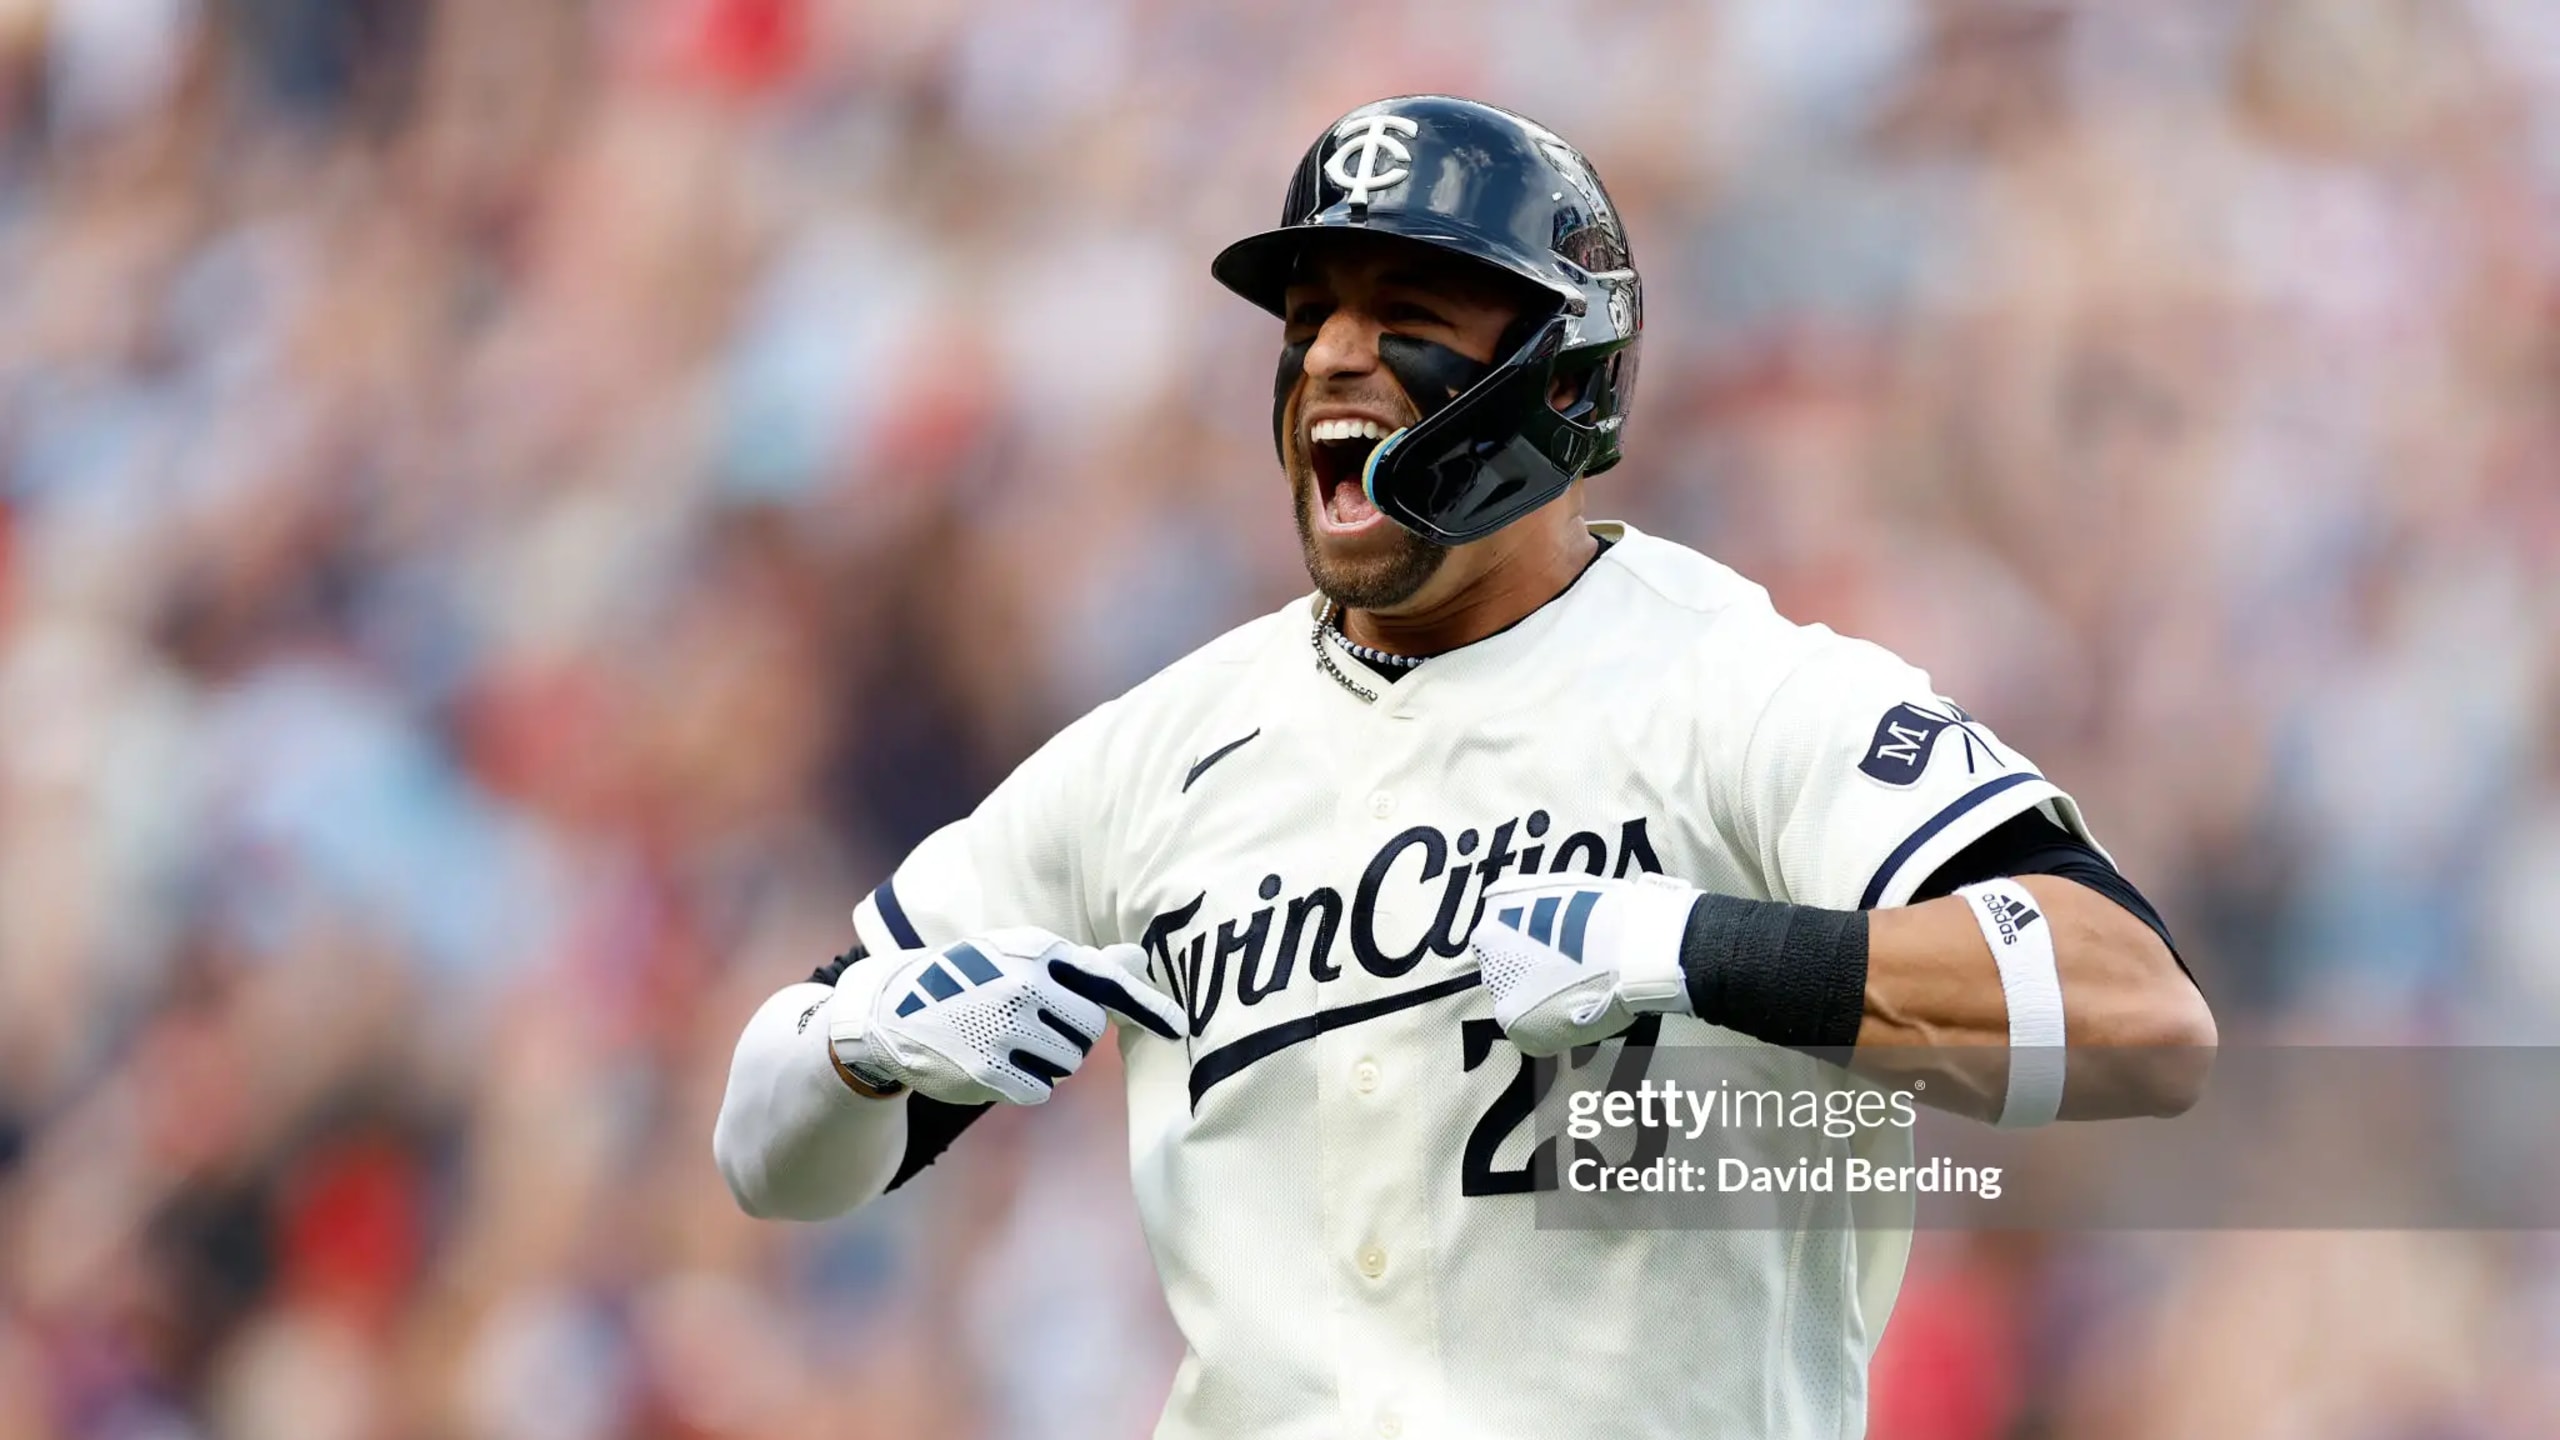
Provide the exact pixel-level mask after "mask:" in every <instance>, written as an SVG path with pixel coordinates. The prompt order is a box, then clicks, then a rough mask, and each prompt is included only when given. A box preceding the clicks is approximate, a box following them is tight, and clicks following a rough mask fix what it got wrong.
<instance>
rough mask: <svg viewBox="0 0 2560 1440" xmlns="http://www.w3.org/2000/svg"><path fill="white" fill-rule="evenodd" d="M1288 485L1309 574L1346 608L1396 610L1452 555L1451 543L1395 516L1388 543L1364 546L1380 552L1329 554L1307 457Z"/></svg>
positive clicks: (1321, 589)
mask: <svg viewBox="0 0 2560 1440" xmlns="http://www.w3.org/2000/svg"><path fill="white" fill-rule="evenodd" d="M1289 484H1290V488H1291V489H1292V491H1293V492H1294V493H1295V497H1296V503H1295V505H1294V506H1293V508H1294V509H1295V511H1296V513H1297V519H1298V548H1299V550H1300V551H1301V552H1302V553H1303V554H1304V556H1305V558H1306V562H1307V578H1308V579H1310V580H1312V581H1314V582H1315V587H1316V593H1317V594H1319V595H1322V596H1324V597H1325V598H1326V599H1328V600H1330V601H1332V602H1333V603H1334V604H1336V605H1339V606H1341V607H1342V608H1343V609H1345V610H1392V609H1394V608H1395V607H1396V606H1399V605H1402V604H1403V603H1405V602H1406V601H1408V600H1410V599H1412V598H1413V597H1414V596H1415V595H1417V594H1420V593H1421V591H1422V587H1423V586H1425V585H1427V584H1429V583H1431V577H1432V576H1434V575H1437V574H1439V573H1440V566H1441V564H1442V563H1443V562H1445V561H1446V560H1447V559H1448V558H1449V547H1448V546H1446V545H1443V544H1441V543H1439V542H1438V541H1436V540H1426V539H1424V538H1423V537H1421V536H1419V535H1416V534H1414V533H1413V532H1412V531H1410V530H1407V529H1405V528H1404V527H1403V526H1401V525H1398V524H1396V523H1395V522H1394V521H1392V520H1389V521H1388V522H1387V523H1386V524H1385V525H1384V526H1383V527H1382V533H1384V534H1385V535H1386V536H1387V537H1388V538H1387V540H1386V542H1385V544H1384V545H1383V546H1380V545H1378V544H1377V543H1376V542H1374V541H1371V542H1368V543H1365V544H1364V545H1363V547H1362V548H1363V549H1364V550H1373V551H1375V552H1376V553H1369V554H1361V555H1337V554H1333V553H1330V552H1328V551H1327V550H1326V549H1325V542H1324V537H1323V536H1322V535H1321V534H1320V533H1318V531H1317V530H1316V521H1315V514H1316V506H1317V505H1319V504H1321V503H1322V502H1321V501H1320V500H1319V499H1318V498H1317V496H1316V477H1315V471H1314V470H1313V469H1312V468H1311V467H1310V466H1308V465H1307V464H1306V463H1305V462H1304V461H1298V462H1296V463H1293V464H1292V465H1291V466H1290V467H1289Z"/></svg>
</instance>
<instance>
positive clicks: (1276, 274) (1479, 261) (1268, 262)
mask: <svg viewBox="0 0 2560 1440" xmlns="http://www.w3.org/2000/svg"><path fill="white" fill-rule="evenodd" d="M1350 235H1364V236H1369V237H1373V238H1377V239H1385V240H1390V241H1399V242H1402V243H1404V244H1408V245H1412V246H1415V247H1418V248H1419V249H1421V250H1423V251H1425V252H1428V253H1429V254H1430V255H1431V257H1432V258H1433V259H1435V260H1442V261H1447V262H1450V263H1453V264H1455V265H1458V266H1461V267H1464V268H1467V269H1471V270H1475V271H1478V272H1480V273H1482V274H1484V275H1487V276H1491V277H1493V278H1495V279H1498V280H1501V281H1504V282H1507V283H1514V284H1516V283H1519V282H1524V281H1525V282H1527V284H1528V285H1529V286H1531V287H1532V293H1535V294H1538V295H1541V296H1544V297H1547V298H1549V299H1552V300H1553V301H1555V302H1556V303H1557V304H1558V305H1561V306H1563V307H1565V308H1568V309H1572V310H1574V311H1577V312H1579V311H1580V310H1581V308H1582V303H1583V302H1582V295H1581V292H1580V290H1579V289H1578V288H1577V287H1575V286H1572V285H1569V284H1567V283H1565V282H1564V281H1563V280H1562V279H1560V278H1558V277H1556V276H1553V275H1549V274H1545V273H1542V272H1541V270H1540V268H1539V265H1538V262H1537V259H1536V258H1535V257H1530V256H1525V255H1523V256H1515V255H1513V254H1511V253H1510V247H1508V246H1502V245H1499V244H1497V243H1496V242H1493V241H1491V240H1488V239H1487V238H1485V237H1482V236H1473V235H1468V234H1465V233H1463V232H1460V231H1457V230H1454V229H1451V230H1448V231H1447V232H1446V233H1420V234H1418V233H1414V232H1413V231H1409V230H1406V229H1403V228H1394V229H1390V228H1388V227H1386V226H1383V225H1348V224H1334V225H1326V224H1313V225H1287V226H1282V227H1281V228H1279V229H1277V230H1265V231H1263V232H1262V233H1261V234H1259V235H1248V236H1246V237H1245V238H1243V239H1242V240H1238V241H1237V242H1235V243H1234V244H1232V245H1229V246H1228V247H1227V248H1226V249H1224V250H1221V251H1219V252H1218V255H1217V258H1216V259H1214V260H1211V261H1210V262H1209V273H1210V275H1211V276H1213V277H1215V278H1216V280H1217V282H1218V283H1219V284H1221V285H1224V286H1226V287H1227V288H1228V289H1229V290H1232V291H1234V292H1235V293H1236V294H1238V295H1241V296H1243V297H1244V298H1245V299H1247V300H1250V301H1252V302H1253V303H1254V304H1256V305H1258V306H1260V307H1262V308H1263V309H1265V310H1268V311H1270V312H1271V313H1272V314H1274V315H1278V316H1280V317H1282V318H1283V319H1285V318H1287V316H1288V305H1287V299H1288V293H1289V285H1290V283H1291V282H1292V281H1294V280H1296V279H1297V278H1298V277H1299V275H1300V273H1301V269H1300V267H1301V262H1302V259H1303V257H1304V256H1305V255H1306V253H1307V251H1308V250H1309V249H1311V248H1313V247H1315V246H1318V245H1323V244H1328V243H1331V240H1330V237H1334V236H1350Z"/></svg>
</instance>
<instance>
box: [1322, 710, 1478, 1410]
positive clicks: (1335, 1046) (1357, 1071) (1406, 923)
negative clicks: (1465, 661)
mask: <svg viewBox="0 0 2560 1440" xmlns="http://www.w3.org/2000/svg"><path fill="white" fill-rule="evenodd" d="M1415 678H1418V677H1408V678H1407V679H1406V680H1405V681H1403V682H1401V684H1400V685H1399V686H1397V687H1393V688H1399V689H1400V688H1402V686H1403V685H1410V684H1412V683H1413V681H1414V679H1415ZM1403 720H1404V717H1403V716H1402V715H1401V714H1400V713H1398V712H1397V711H1392V710H1390V711H1386V712H1385V713H1379V712H1375V711H1372V712H1371V713H1369V714H1368V715H1366V716H1364V717H1363V722H1365V723H1358V724H1357V725H1356V730H1357V732H1358V734H1359V743H1358V744H1356V745H1355V746H1353V747H1351V748H1352V749H1353V751H1354V753H1355V754H1357V755H1358V757H1359V758H1358V759H1357V760H1356V761H1355V762H1354V763H1351V764H1347V765H1344V766H1343V767H1341V768H1340V769H1339V770H1338V771H1337V772H1336V776H1335V785H1336V796H1335V805H1336V814H1335V827H1336V831H1335V833H1337V834H1340V835H1342V836H1343V837H1344V840H1345V846H1344V848H1345V849H1346V850H1347V851H1349V852H1350V853H1353V854H1374V853H1377V852H1378V851H1379V850H1381V849H1382V848H1384V847H1385V846H1386V844H1387V843H1388V842H1389V841H1390V840H1392V839H1393V838H1394V837H1395V836H1396V835H1398V834H1400V833H1402V832H1403V831H1405V830H1406V829H1408V828H1409V827H1411V826H1413V825H1416V824H1422V823H1426V820H1425V817H1423V816H1422V815H1419V814H1417V813H1416V812H1417V811H1419V810H1422V809H1424V808H1427V807H1426V806H1424V805H1423V804H1422V803H1420V802H1422V801H1423V799H1424V792H1423V791H1422V790H1421V789H1420V788H1419V787H1420V783H1421V776H1420V774H1419V773H1418V772H1417V771H1416V770H1415V769H1414V763H1415V762H1414V758H1413V757H1412V756H1411V755H1410V754H1409V753H1407V752H1409V750H1410V749H1411V748H1412V745H1413V740H1412V736H1413V733H1414V729H1413V727H1412V726H1410V725H1408V724H1405V723H1403ZM1346 898H1347V897H1346ZM1390 900H1392V901H1393V903H1394V905H1395V907H1396V908H1395V909H1394V910H1392V911H1385V908H1384V907H1385V906H1386V905H1387V904H1388V903H1389V901H1390ZM1381 907H1382V912H1384V913H1381V914H1380V915H1379V917H1378V922H1377V923H1378V925H1379V928H1380V929H1381V930H1382V931H1384V932H1386V933H1391V934H1406V933H1412V932H1414V931H1416V930H1417V929H1418V927H1420V926H1421V925H1422V924H1423V923H1424V922H1425V921H1427V920H1428V919H1429V918H1430V917H1429V916H1428V915H1417V914H1413V913H1410V911H1411V908H1412V907H1411V902H1410V900H1409V899H1408V898H1407V897H1406V895H1405V892H1404V890H1403V888H1402V887H1395V886H1390V887H1387V889H1386V892H1385V893H1384V894H1382V896H1381ZM1342 954H1343V961H1342V973H1341V974H1340V976H1339V977H1338V978H1337V979H1335V980H1333V981H1332V982H1330V983H1329V984H1327V985H1325V986H1324V987H1323V990H1324V991H1325V992H1333V993H1322V994H1320V995H1319V998H1318V1004H1319V1007H1320V1008H1324V1009H1331V1008H1334V1007H1336V1006H1338V1005H1344V1004H1356V1003H1358V1002H1360V1001H1361V1000H1365V999H1374V998H1377V997H1380V996H1384V995H1390V994H1393V993H1396V992H1397V991H1399V990H1403V989H1406V988H1408V987H1410V986H1412V985H1415V984H1419V983H1426V982H1425V977H1424V975H1423V974H1422V972H1421V971H1417V972H1415V973H1414V974H1413V975H1411V976H1407V977H1402V978H1400V979H1398V980H1396V981H1394V982H1386V981H1382V980H1380V979H1379V978H1378V977H1376V976H1374V975H1371V974H1369V973H1368V972H1367V971H1366V970H1364V969H1363V968H1362V967H1361V965H1360V963H1359V961H1358V960H1357V959H1356V958H1354V957H1353V956H1352V955H1351V954H1350V947H1349V946H1348V945H1346V946H1344V947H1343V951H1342ZM1433 958H1436V957H1433ZM1460 1003H1462V1002H1460V1001H1457V1000H1454V999H1443V1000H1439V1001H1434V1002H1428V1003H1425V1004H1421V1005H1416V1006H1414V1007H1412V1008H1410V1009H1404V1010H1398V1011H1395V1012H1393V1013H1391V1014H1387V1015H1383V1016H1379V1017H1377V1018H1375V1019H1371V1020H1368V1021H1364V1022H1362V1023H1360V1024H1356V1025H1346V1026H1343V1027H1340V1028H1338V1029H1334V1030H1329V1031H1325V1032H1323V1033H1321V1034H1319V1035H1318V1036H1317V1037H1316V1039H1315V1042H1314V1046H1315V1055H1314V1064H1315V1068H1316V1095H1317V1106H1318V1115H1317V1123H1316V1133H1317V1146H1318V1156H1317V1165H1318V1171H1319V1175H1318V1180H1319V1185H1318V1193H1319V1195H1320V1196H1321V1197H1322V1198H1321V1201H1320V1203H1321V1205H1322V1207H1323V1222H1322V1234H1323V1237H1324V1241H1323V1243H1324V1255H1323V1256H1322V1258H1321V1260H1320V1262H1319V1263H1320V1264H1321V1266H1322V1267H1323V1269H1324V1272H1325V1274H1326V1276H1327V1279H1328V1283H1329V1285H1330V1287H1331V1289H1332V1290H1333V1293H1334V1295H1335V1297H1336V1303H1335V1305H1334V1311H1333V1318H1334V1334H1333V1335H1332V1337H1331V1339H1332V1344H1333V1352H1334V1373H1335V1375H1336V1377H1337V1387H1338V1389H1337V1394H1338V1398H1339V1404H1340V1407H1341V1408H1340V1415H1341V1423H1342V1430H1341V1433H1342V1434H1344V1435H1349V1436H1377V1437H1379V1440H1400V1437H1407V1436H1426V1435H1432V1434H1436V1433H1438V1425H1437V1416H1438V1415H1439V1413H1440V1410H1441V1406H1440V1404H1439V1395H1440V1391H1441V1378H1442V1377H1441V1374H1440V1357H1439V1353H1438V1345H1437V1337H1438V1335H1439V1324H1438V1315H1437V1288H1438V1286H1437V1276H1436V1268H1437V1265H1438V1259H1439V1257H1438V1256H1437V1255H1436V1254H1435V1253H1434V1250H1433V1246H1432V1235H1431V1228H1430V1210H1429V1207H1428V1205H1427V1204H1426V1200H1425V1197H1426V1194H1427V1187H1429V1186H1431V1185H1434V1184H1448V1185H1454V1184H1456V1183H1457V1182H1456V1177H1455V1176H1453V1175H1442V1176H1434V1175H1431V1174H1428V1173H1425V1171H1426V1167H1427V1165H1428V1156H1429V1155H1430V1153H1431V1152H1432V1146H1431V1144H1430V1137H1429V1136H1427V1135H1426V1134H1424V1133H1423V1132H1424V1127H1425V1126H1426V1125H1427V1124H1428V1122H1429V1118H1430V1115H1429V1106H1430V1104H1431V1101H1432V1098H1433V1097H1432V1091H1433V1090H1434V1089H1435V1088H1436V1087H1435V1086H1434V1085H1433V1084H1432V1083H1431V1077H1429V1076H1428V1075H1426V1074H1425V1073H1424V1070H1423V1067H1426V1066H1428V1065H1430V1064H1432V1063H1433V1062H1434V1061H1435V1060H1438V1059H1444V1058H1445V1059H1447V1060H1448V1061H1449V1063H1452V1064H1454V1062H1455V1055H1456V1039H1455V1035H1454V1031H1452V1033H1451V1034H1450V1035H1448V1036H1446V1037H1443V1036H1441V1035H1440V1033H1439V1032H1440V1031H1442V1030H1446V1029H1451V1026H1452V1022H1451V1021H1450V1019H1449V1016H1450V1014H1451V1011H1452V1008H1453V1007H1454V1006H1455V1005H1457V1004H1460ZM1444 1038H1445V1039H1446V1040H1447V1044H1445V1045H1440V1044H1437V1043H1436V1042H1437V1041H1438V1040H1440V1039H1444ZM1440 1050H1446V1051H1447V1052H1448V1055H1447V1056H1446V1057H1443V1056H1440V1055H1439V1054H1438V1053H1437V1052H1438V1051H1440Z"/></svg>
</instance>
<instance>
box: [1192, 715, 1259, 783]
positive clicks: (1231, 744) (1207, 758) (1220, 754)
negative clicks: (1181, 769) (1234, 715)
mask: <svg viewBox="0 0 2560 1440" xmlns="http://www.w3.org/2000/svg"><path fill="white" fill-rule="evenodd" d="M1261 733H1262V731H1261V729H1260V728H1259V727H1256V729H1255V730H1254V732H1253V734H1252V735H1247V736H1246V737H1244V740H1230V741H1228V742H1227V743H1226V744H1224V745H1221V746H1219V747H1218V748H1217V749H1215V750H1212V751H1210V752H1209V753H1208V754H1206V755H1203V756H1201V757H1200V763H1199V764H1197V765H1194V766H1192V767H1191V773H1190V774H1188V775H1185V776H1183V777H1182V793H1183V794H1185V795H1188V794H1190V793H1191V782H1192V781H1194V780H1197V779H1199V778H1200V773H1201V772H1202V771H1204V770H1206V769H1208V768H1209V767H1210V766H1212V765H1215V764H1217V763H1218V762H1219V761H1221V760H1224V759H1226V758H1227V757H1228V756H1230V755H1233V754H1234V753H1236V749H1237V747H1239V746H1241V745H1243V744H1244V743H1245V740H1251V739H1253V738H1254V736H1257V735H1260V734H1261Z"/></svg>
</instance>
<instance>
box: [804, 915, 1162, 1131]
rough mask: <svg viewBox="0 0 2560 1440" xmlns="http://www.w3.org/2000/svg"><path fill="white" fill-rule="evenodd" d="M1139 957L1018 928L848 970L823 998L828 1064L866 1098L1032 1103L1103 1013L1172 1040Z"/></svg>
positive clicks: (1077, 1056)
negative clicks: (832, 1059)
mask: <svg viewBox="0 0 2560 1440" xmlns="http://www.w3.org/2000/svg"><path fill="white" fill-rule="evenodd" d="M1146 965H1147V961H1146V952H1145V951H1143V950H1141V949H1139V948H1138V947H1137V946H1135V945H1112V946H1107V947H1105V948H1103V949H1099V950H1097V949H1094V948H1093V947H1091V946H1089V945H1077V944H1074V943H1072V942H1070V941H1066V940H1062V939H1060V938H1058V937H1057V936H1055V935H1052V934H1050V933H1049V932H1048V931H1046V930H1035V929H1031V928H1028V927H1021V928H1014V929H1005V930H991V931H989V932H987V933H986V934H984V935H979V936H974V937H972V938H970V939H968V940H963V941H961V942H960V943H958V944H956V945H946V946H943V947H942V948H940V949H937V950H906V951H901V952H899V953H896V954H892V955H883V956H880V957H878V958H876V959H873V960H870V961H866V962H863V963H859V964H856V965H854V966H853V967H852V968H850V969H848V970H846V971H845V973H844V977H843V978H842V979H841V980H839V981H837V982H836V993H835V997H834V998H833V999H832V1000H830V1001H829V1002H828V1006H827V1008H828V1017H829V1018H828V1024H827V1039H828V1041H829V1043H830V1044H832V1045H833V1047H834V1049H835V1056H836V1061H837V1063H838V1064H840V1065H842V1066H844V1067H845V1068H846V1069H847V1070H849V1071H851V1072H852V1073H853V1076H854V1078H855V1079H857V1080H860V1081H862V1082H864V1083H865V1084H866V1085H868V1086H869V1087H871V1088H872V1089H874V1090H880V1091H890V1090H894V1089H895V1088H896V1087H898V1086H907V1087H910V1088H912V1089H913V1090H914V1091H915V1092H916V1093H917V1094H919V1095H923V1096H926V1097H928V1098H930V1099H934V1100H941V1101H945V1102H948V1103H950V1104H954V1105H980V1104H984V1103H986V1102H988V1101H990V1100H1006V1101H1011V1102H1012V1103H1013V1104H1016V1105H1037V1104H1039V1103H1040V1102H1041V1101H1043V1100H1046V1099H1048V1098H1049V1091H1050V1088H1051V1087H1052V1086H1054V1085H1056V1084H1057V1083H1058V1082H1059V1081H1060V1080H1063V1079H1065V1078H1066V1077H1067V1076H1069V1075H1071V1074H1074V1073H1075V1070H1076V1067H1078V1066H1080V1065H1082V1064H1083V1063H1084V1057H1085V1055H1086V1053H1087V1052H1089V1051H1091V1050H1092V1049H1093V1042H1094V1041H1095V1040H1097V1039H1099V1038H1101V1035H1102V1026H1103V1022H1104V1020H1105V1019H1106V1018H1107V1016H1108V1015H1117V1016H1119V1017H1121V1018H1122V1019H1124V1020H1127V1021H1129V1022H1131V1023H1133V1024H1136V1025H1140V1026H1143V1027H1145V1028H1146V1029H1147V1030H1149V1031H1151V1032H1153V1033H1155V1034H1157V1035H1160V1036H1162V1037H1164V1038H1165V1039H1167V1040H1171V1039H1173V1038H1175V1037H1176V1036H1178V1035H1180V1034H1181V1033H1182V1031H1183V1029H1184V1027H1185V1025H1186V1024H1187V1017H1186V1016H1184V1014H1183V1013H1182V1010H1181V1008H1180V1007H1178V1006H1176V1005H1175V1004H1174V1003H1173V1001H1171V1000H1170V999H1167V998H1166V997H1165V995H1164V994H1163V993H1162V992H1161V991H1159V990H1157V989H1156V988H1155V987H1154V986H1152V985H1150V984H1148V983H1147V981H1146V978H1145V975H1146Z"/></svg>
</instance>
